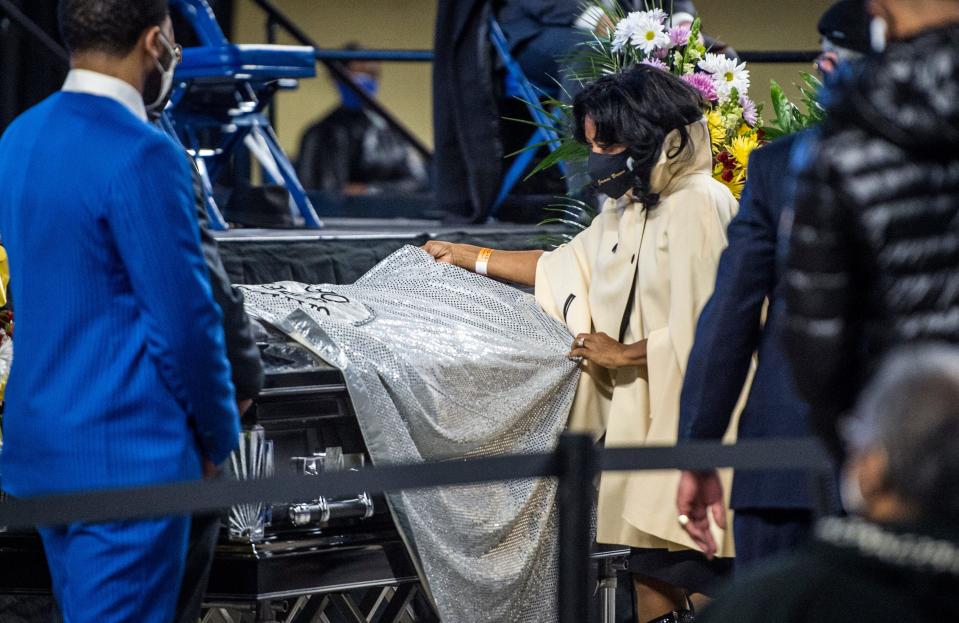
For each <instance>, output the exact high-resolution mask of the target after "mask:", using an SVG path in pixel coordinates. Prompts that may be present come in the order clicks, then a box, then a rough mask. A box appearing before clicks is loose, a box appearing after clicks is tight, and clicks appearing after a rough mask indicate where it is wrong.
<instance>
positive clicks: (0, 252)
mask: <svg viewBox="0 0 959 623" xmlns="http://www.w3.org/2000/svg"><path fill="white" fill-rule="evenodd" d="M9 283H10V263H9V262H8V261H7V250H6V249H4V248H3V247H2V246H0V307H3V306H4V305H6V304H7V285H9Z"/></svg>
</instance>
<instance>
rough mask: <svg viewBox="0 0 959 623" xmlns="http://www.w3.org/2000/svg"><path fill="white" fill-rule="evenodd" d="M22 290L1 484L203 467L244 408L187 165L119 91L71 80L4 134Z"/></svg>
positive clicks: (8, 219) (7, 207)
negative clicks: (110, 94)
mask: <svg viewBox="0 0 959 623" xmlns="http://www.w3.org/2000/svg"><path fill="white" fill-rule="evenodd" d="M0 235H2V238H3V243H4V246H5V247H6V248H7V251H8V252H9V255H10V269H11V286H12V290H13V299H14V301H15V302H16V311H17V333H16V350H17V353H16V362H15V363H14V364H13V370H12V373H11V376H10V380H9V385H8V387H7V403H6V412H5V414H4V448H3V455H2V465H0V467H2V478H3V487H4V489H5V490H7V491H9V492H10V493H12V494H13V495H18V496H30V495H37V494H42V493H48V492H58V491H70V490H84V489H97V488H105V487H116V486H127V485H138V484H146V483H159V482H170V481H176V480H185V479H193V478H197V477H199V476H200V473H201V469H200V466H201V457H202V456H203V455H206V456H207V457H209V458H211V459H212V460H214V461H217V462H219V461H223V460H224V459H225V458H226V457H227V455H228V453H229V452H230V450H231V449H232V448H233V447H234V445H235V444H236V442H237V433H238V428H239V421H238V417H237V413H236V406H235V402H234V396H233V387H232V384H231V381H230V369H229V365H228V363H227V360H226V354H225V349H224V343H223V329H222V324H221V314H220V310H219V309H218V308H217V307H216V305H215V303H214V302H213V298H212V295H211V290H210V283H209V276H208V273H207V268H206V266H205V264H204V262H203V258H202V255H201V252H200V242H199V228H198V225H197V222H196V216H195V213H194V203H193V193H192V185H191V176H190V170H189V165H188V163H187V161H186V160H185V158H184V156H183V154H182V153H181V151H180V149H178V147H177V146H175V145H174V144H173V143H172V142H171V141H170V140H169V139H168V138H167V137H165V136H164V135H163V134H161V133H160V132H158V131H157V130H155V129H154V128H152V127H150V126H149V125H147V124H146V123H144V122H142V121H140V120H139V119H138V118H137V117H136V116H134V115H133V114H132V113H130V112H129V111H128V110H127V109H126V108H124V107H123V106H122V105H121V104H119V103H118V102H116V101H114V100H112V99H108V98H105V97H98V96H94V95H88V94H80V93H63V92H61V93H57V94H55V95H53V96H51V97H50V98H48V99H47V100H45V101H44V102H42V103H41V104H39V105H38V106H36V107H34V108H33V109H31V110H29V111H27V112H26V113H25V114H23V115H22V116H21V117H20V118H19V119H17V120H16V121H15V122H14V123H13V124H12V125H11V126H10V128H9V129H8V130H7V132H6V134H5V135H4V136H3V139H2V140H0Z"/></svg>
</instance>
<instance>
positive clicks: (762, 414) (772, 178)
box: [677, 0, 868, 571]
mask: <svg viewBox="0 0 959 623" xmlns="http://www.w3.org/2000/svg"><path fill="white" fill-rule="evenodd" d="M819 30H820V33H821V34H822V35H823V48H824V50H826V51H831V50H832V51H835V50H839V51H840V52H841V53H840V54H838V55H837V56H836V58H838V59H853V58H855V57H856V56H861V54H862V53H864V52H865V51H866V49H867V45H868V36H867V34H866V33H867V32H868V30H867V22H866V18H865V13H864V11H863V10H862V7H861V4H859V3H858V2H857V1H856V0H842V1H841V2H838V3H836V4H835V5H833V7H831V8H830V9H829V10H828V11H827V12H826V13H825V15H824V16H823V19H822V20H821V21H820V24H819ZM820 66H821V67H822V65H820ZM798 136H799V135H793V136H787V137H784V138H782V139H779V140H777V141H774V142H773V143H770V144H769V145H767V146H765V147H763V148H761V149H759V150H758V151H756V152H755V153H754V154H753V156H752V157H751V158H750V160H749V181H748V183H747V184H746V188H745V191H744V192H743V196H742V199H741V201H740V206H739V213H738V214H737V215H736V218H735V219H733V221H732V223H730V225H729V230H728V237H729V247H728V248H727V249H726V251H725V253H723V257H722V259H721V260H720V263H719V270H718V274H717V278H716V289H715V291H714V293H713V296H712V298H711V299H710V301H709V302H708V303H707V304H706V307H705V308H704V309H703V312H702V314H701V315H700V319H699V325H698V328H697V331H696V341H695V343H694V345H693V350H692V352H691V353H690V356H689V362H688V364H687V368H686V377H685V381H684V384H683V393H682V397H681V402H680V424H679V439H680V442H682V441H685V440H692V439H721V438H722V437H723V433H724V432H725V431H726V429H727V428H728V426H729V422H730V419H731V418H732V414H733V411H734V410H735V408H736V403H737V402H738V400H739V397H740V394H741V393H742V391H743V386H744V384H745V383H746V378H747V376H748V373H749V367H750V361H751V359H752V356H753V353H757V357H758V367H757V370H756V374H755V377H754V378H753V383H752V387H751V388H750V391H749V399H748V401H747V403H746V407H745V409H744V410H743V413H742V415H741V416H740V421H739V439H772V438H791V437H792V438H795V437H806V436H808V435H810V434H811V432H812V431H811V429H810V424H809V407H808V405H807V404H806V403H805V402H803V400H802V399H801V398H800V397H799V395H798V394H797V392H796V388H795V386H794V383H793V378H794V377H793V372H792V369H791V366H790V364H789V361H788V359H787V358H786V353H785V351H784V349H783V344H782V334H783V329H784V325H785V321H786V305H785V300H784V291H785V287H786V284H785V282H784V280H783V279H782V270H781V269H782V266H781V262H779V261H778V258H779V254H778V253H777V249H778V247H779V242H780V241H779V238H780V235H779V229H780V218H781V216H782V215H783V212H784V210H785V209H787V208H788V203H789V202H790V200H791V196H792V192H791V189H792V184H791V183H790V181H789V180H788V179H784V176H783V172H784V171H786V170H788V165H789V159H790V152H791V151H792V148H793V145H794V144H795V143H796V141H797V140H798ZM767 300H768V307H767V308H766V309H767V310H766V320H765V322H762V314H763V308H764V306H765V305H766V302H767ZM817 502H818V501H817V500H815V499H814V496H812V495H811V492H810V491H809V477H808V475H807V474H805V473H803V472H796V471H769V472H741V473H737V474H736V477H735V479H734V480H733V491H732V500H731V506H732V507H733V508H734V509H735V510H736V516H735V520H734V531H735V536H736V569H737V571H740V570H742V569H743V568H744V567H748V566H749V565H750V564H751V563H754V562H755V561H757V560H758V559H761V558H765V557H767V556H769V555H770V554H773V553H776V552H779V551H782V550H786V549H790V548H792V547H793V546H795V545H797V544H798V543H800V542H801V541H803V540H805V538H806V537H807V535H808V533H809V530H810V528H811V525H812V520H813V514H814V510H815V509H816V506H817ZM677 507H678V509H679V513H680V514H681V516H685V517H684V518H682V519H681V521H684V522H685V521H686V520H687V519H688V523H686V530H687V531H688V532H689V533H690V535H691V536H693V538H694V539H695V540H696V541H697V543H699V544H700V546H701V547H702V549H703V551H704V552H706V553H707V555H712V553H714V552H715V544H714V543H713V539H712V536H711V535H710V533H709V529H708V526H709V519H708V517H707V513H711V514H712V515H713V517H723V516H724V512H725V511H724V509H723V491H722V486H721V485H720V483H719V478H718V476H717V474H716V472H714V471H710V472H684V473H683V477H682V480H681V482H680V487H679V491H678V494H677Z"/></svg>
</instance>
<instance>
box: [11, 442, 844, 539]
mask: <svg viewBox="0 0 959 623" xmlns="http://www.w3.org/2000/svg"><path fill="white" fill-rule="evenodd" d="M568 437H572V438H576V439H578V438H581V437H582V436H578V435H567V436H564V438H568ZM564 447H565V446H563V445H562V444H561V445H560V447H559V449H558V450H557V451H556V452H555V453H548V454H519V455H505V456H495V457H484V458H475V459H468V460H455V461H442V462H435V463H422V464H416V465H395V466H386V467H369V468H363V469H359V470H355V471H344V472H330V473H325V474H322V475H319V476H293V475H290V476H277V477H274V478H269V479H262V480H246V481H237V480H220V481H216V482H186V483H176V484H169V485H153V486H146V487H131V488H124V489H114V490H103V491H92V492H85V493H69V494H58V495H49V496H42V497H35V498H29V499H12V498H11V499H8V500H7V501H5V502H3V503H0V526H6V527H8V528H10V529H21V528H29V527H32V526H37V525H43V526H55V525H63V524H68V523H73V522H77V521H82V522H97V521H115V520H121V519H139V518H145V517H155V516H160V515H171V514H181V513H196V512H209V511H212V510H218V509H224V508H228V507H230V506H235V505H238V504H252V503H256V502H289V501H295V500H310V499H315V498H317V497H320V496H327V497H333V496H342V495H355V494H356V492H358V491H366V492H368V493H374V494H375V493H382V492H385V491H399V490H404V489H420V488H428V487H445V486H454V485H468V484H477V483H483V482H494V481H502V480H515V479H523V478H542V477H550V476H553V477H559V478H560V479H561V480H577V479H578V478H580V477H581V476H582V478H585V480H586V481H588V483H590V486H591V482H592V478H591V477H590V476H589V474H588V473H585V474H584V473H583V472H579V471H575V470H576V469H580V467H577V466H573V465H572V464H571V463H570V462H569V461H570V459H569V456H567V455H569V454H571V453H570V452H569V451H566V450H563V448H564ZM713 467H732V468H734V469H739V470H756V469H771V470H777V469H807V470H810V471H828V470H830V469H832V464H831V462H830V460H829V456H828V454H827V453H826V451H825V450H824V449H823V448H822V446H821V445H820V444H819V443H818V442H817V441H815V440H812V439H805V440H795V441H749V442H742V443H740V444H737V445H733V446H725V445H720V444H718V443H713V442H694V443H688V444H684V445H681V446H678V447H660V448H649V447H644V448H611V449H607V450H604V451H602V452H601V453H599V468H598V469H601V470H602V471H640V470H659V469H692V470H702V469H709V468H713Z"/></svg>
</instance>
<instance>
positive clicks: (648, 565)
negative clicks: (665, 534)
mask: <svg viewBox="0 0 959 623" xmlns="http://www.w3.org/2000/svg"><path fill="white" fill-rule="evenodd" d="M629 571H630V573H633V574H635V575H641V576H646V577H649V578H653V579H654V580H659V581H661V582H666V583H667V584H671V585H673V586H676V587H679V588H683V589H686V591H687V592H689V593H690V594H695V593H700V594H703V595H710V596H712V594H713V593H715V589H716V588H717V587H718V586H720V585H721V584H723V582H724V581H726V580H728V579H730V578H731V577H732V572H733V559H732V558H714V559H712V560H707V559H706V557H705V556H704V555H703V554H702V553H701V552H694V551H692V550H683V551H678V552H671V551H669V550H665V549H639V548H633V550H632V553H631V554H630V556H629Z"/></svg>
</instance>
